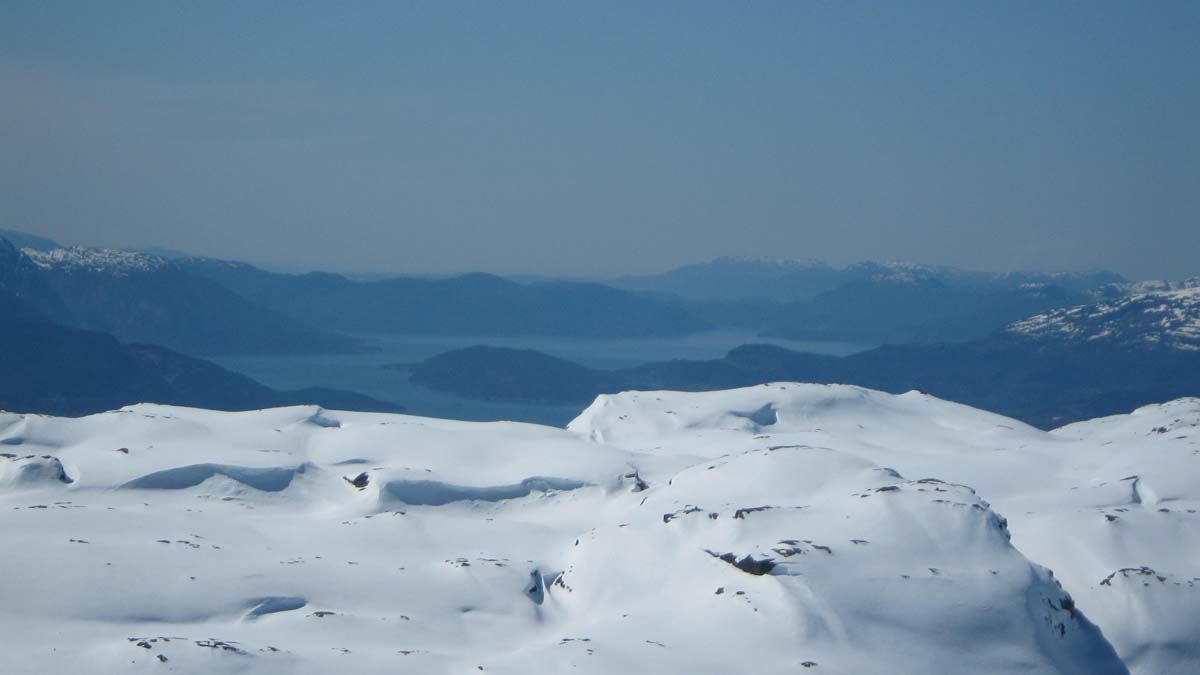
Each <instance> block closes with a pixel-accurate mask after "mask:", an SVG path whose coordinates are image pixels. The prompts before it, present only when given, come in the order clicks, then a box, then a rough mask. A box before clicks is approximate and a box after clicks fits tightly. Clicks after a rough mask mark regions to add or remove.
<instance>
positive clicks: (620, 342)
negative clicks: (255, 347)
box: [211, 331, 874, 426]
mask: <svg viewBox="0 0 1200 675" xmlns="http://www.w3.org/2000/svg"><path fill="white" fill-rule="evenodd" d="M355 337H358V338H360V339H362V340H363V341H364V342H366V343H368V344H369V345H370V346H371V347H372V351H369V352H366V353H361V354H305V355H289V356H260V355H256V356H222V357H215V358H212V359H211V360H213V361H215V362H216V363H219V364H220V365H222V366H224V367H225V368H228V369H230V370H233V371H236V372H239V373H242V374H245V375H248V376H249V377H252V378H254V379H256V380H258V381H259V382H262V383H263V384H265V385H267V386H269V387H274V388H276V389H303V388H305V387H334V388H337V389H345V390H348V391H354V392H358V393H361V394H367V395H369V396H374V397H376V398H380V399H384V400H387V401H393V402H395V403H399V404H400V405H403V406H404V407H405V412H408V413H410V414H413V415H424V416H429V417H442V418H447V419H460V420H473V421H492V420H514V421H519V422H536V423H538V424H549V425H553V426H563V425H565V424H566V423H567V422H569V421H571V419H573V418H574V417H575V416H576V415H578V414H579V409H580V406H579V405H577V404H574V403H572V404H567V405H556V404H550V403H509V402H498V401H481V400H475V399H469V398H464V397H461V396H455V395H452V394H447V393H443V392H439V391H435V390H433V389H429V388H428V387H423V386H421V385H418V384H414V383H413V382H411V381H410V380H409V374H408V370H407V368H405V367H404V366H407V365H410V364H415V363H418V362H420V361H422V360H424V359H427V358H429V357H431V356H435V355H437V354H440V353H442V352H446V351H449V350H452V349H460V348H463V347H470V346H473V345H491V346H496V347H509V348H512V349H533V350H536V351H540V352H544V353H546V354H550V355H552V356H557V357H559V358H562V359H567V360H569V361H574V362H576V363H579V364H581V365H584V366H587V367H589V368H597V369H617V368H629V367H633V366H637V365H640V364H643V363H646V362H649V361H666V360H670V359H714V358H719V357H721V356H723V355H724V354H725V353H726V352H728V351H729V350H730V349H733V348H734V347H737V346H739V345H743V344H750V343H770V344H776V345H779V346H781V347H786V348H788V349H794V350H797V351H807V352H814V353H818V354H833V355H839V356H844V355H847V354H853V353H855V352H859V351H864V350H866V349H870V348H871V347H873V346H874V345H860V344H852V343H847V342H806V341H799V340H786V339H776V338H762V337H758V336H755V335H754V334H752V333H744V332H736V331H711V332H704V333H696V334H693V335H686V336H681V337H669V338H628V339H590V338H560V337H540V336H539V337H493V336H446V335H356V336H355Z"/></svg>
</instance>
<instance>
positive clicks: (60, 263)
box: [22, 246, 168, 276]
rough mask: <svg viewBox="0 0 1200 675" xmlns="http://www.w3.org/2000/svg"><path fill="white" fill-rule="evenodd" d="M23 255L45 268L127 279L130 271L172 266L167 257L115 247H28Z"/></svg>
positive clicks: (144, 270)
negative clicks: (126, 276) (125, 277)
mask: <svg viewBox="0 0 1200 675" xmlns="http://www.w3.org/2000/svg"><path fill="white" fill-rule="evenodd" d="M22 253H24V254H25V255H26V256H28V257H29V259H30V260H32V261H33V263H34V264H35V265H37V266H38V267H41V268H42V269H63V270H84V271H88V272H99V273H106V274H111V275H114V276H125V275H128V274H129V273H130V272H149V271H152V270H157V269H162V268H163V267H166V266H167V265H168V262H167V260H166V258H162V257H159V256H156V255H148V254H145V253H135V252H132V251H120V250H117V249H111V248H83V247H79V246H75V247H71V248H56V249H52V250H49V251H43V250H39V249H35V248H26V249H23V250H22Z"/></svg>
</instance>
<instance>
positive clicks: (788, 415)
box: [0, 384, 1200, 674]
mask: <svg viewBox="0 0 1200 675" xmlns="http://www.w3.org/2000/svg"><path fill="white" fill-rule="evenodd" d="M1197 425H1200V401H1196V400H1182V401H1176V402H1172V403H1170V404H1165V405H1163V406H1153V407H1150V408H1145V409H1142V410H1139V411H1137V412H1136V413H1134V414H1132V415H1125V416H1119V417H1115V418H1107V419H1103V420H1093V421H1091V422H1086V423H1081V424H1076V425H1071V426H1069V427H1065V428H1063V429H1060V430H1058V431H1055V432H1052V433H1044V432H1041V431H1038V430H1036V429H1034V428H1032V427H1029V426H1026V425H1023V424H1021V423H1019V422H1015V421H1013V420H1010V419H1007V418H1004V417H1000V416H997V415H993V414H990V413H986V412H982V411H978V410H974V409H971V408H967V407H965V406H961V405H956V404H952V403H947V402H945V401H940V400H938V399H934V398H932V397H929V396H925V395H922V394H917V393H910V394H905V395H902V396H891V395H888V394H883V393H880V392H874V391H869V390H865V389H860V388H856V387H841V386H815V385H799V384H773V385H766V386H762V387H753V388H749V389H742V390H734V391H726V392H712V393H704V394H683V393H675V392H629V393H625V394H620V395H616V396H606V397H601V398H600V399H598V400H597V401H596V403H594V404H593V405H592V406H591V407H589V408H588V409H587V410H586V411H584V412H583V414H581V415H580V417H579V418H578V419H577V420H576V421H575V422H573V423H572V424H571V425H570V427H569V429H567V430H563V429H553V428H548V427H540V426H535V425H528V424H514V423H487V424H479V423H468V422H452V421H446V420H435V419H424V418H417V417H410V416H402V415H386V414H368V413H349V412H339V411H328V410H322V409H319V408H314V407H298V408H280V409H273V410H263V411H256V412H249V413H221V412H213V411H206V410H195V409H184V408H171V407H164V406H153V405H140V406H133V407H130V408H125V409H122V410H120V411H114V412H111V413H105V414H100V415H93V416H90V417H84V418H76V419H68V418H53V417H44V416H36V415H27V416H22V415H10V414H0V451H2V452H3V453H4V454H3V456H0V472H3V473H0V476H6V477H11V476H15V475H21V476H26V473H28V474H29V476H35V478H28V477H27V478H23V479H21V480H9V479H7V478H6V479H5V480H4V481H0V541H3V542H4V548H3V552H2V553H0V561H3V565H2V569H3V574H0V600H2V602H0V635H3V636H4V641H5V645H6V646H5V649H4V650H3V651H2V652H0V672H4V673H6V674H7V673H78V672H105V673H123V672H129V673H134V672H137V673H142V672H157V671H160V670H161V671H163V672H166V671H173V672H195V673H201V672H203V673H235V672H236V673H243V672H253V673H326V672H336V671H347V672H356V673H396V672H401V673H408V672H411V673H460V672H491V673H496V672H500V673H563V672H584V673H587V672H592V673H610V672H630V673H642V672H644V673H676V672H679V673H682V672H688V673H701V672H705V673H706V672H763V673H776V672H814V673H873V672H888V673H898V674H903V673H913V674H916V673H922V674H924V673H928V672H971V673H1010V672H1026V673H1080V674H1083V673H1125V672H1129V670H1128V669H1127V665H1128V667H1129V668H1131V669H1132V671H1133V672H1137V673H1156V674H1157V673H1185V672H1194V664H1195V663H1196V655H1197V645H1198V644H1200V638H1198V637H1197V636H1196V635H1193V633H1194V631H1193V630H1192V627H1193V626H1194V625H1197V624H1198V623H1200V611H1198V609H1197V608H1198V607H1200V588H1197V586H1200V580H1197V579H1196V578H1195V577H1197V576H1198V574H1200V572H1198V570H1197V569H1196V564H1197V563H1196V562H1195V560H1196V559H1197V558H1198V556H1196V555H1195V553H1196V551H1197V550H1198V549H1197V544H1198V543H1200V529H1198V527H1197V524H1198V522H1200V519H1198V518H1197V516H1196V514H1195V509H1196V507H1197V503H1196V497H1195V490H1196V487H1195V486H1196V485H1197V484H1198V483H1200V481H1197V480H1196V479H1197V477H1198V476H1197V468H1196V467H1197V463H1198V461H1200V458H1198V456H1197V452H1198V449H1200V446H1197V445H1196V440H1197V432H1198V431H1200V427H1198V426H1197ZM9 441H11V442H9ZM23 466H36V467H37V468H36V469H29V470H25V469H20V468H19V467H23ZM14 467H17V468H14ZM58 469H61V473H60V472H59V471H58ZM63 478H65V479H67V480H69V481H70V482H67V480H63ZM1051 570H1053V572H1052V571H1051Z"/></svg>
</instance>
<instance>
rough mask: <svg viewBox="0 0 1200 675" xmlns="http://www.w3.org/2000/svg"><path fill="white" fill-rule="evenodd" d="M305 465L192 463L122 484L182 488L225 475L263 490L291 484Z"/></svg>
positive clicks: (145, 487)
mask: <svg viewBox="0 0 1200 675" xmlns="http://www.w3.org/2000/svg"><path fill="white" fill-rule="evenodd" d="M304 468H305V467H304V466H303V465H301V466H298V467H286V466H280V467H266V468H254V467H248V466H232V465H228V464H192V465H190V466H181V467H179V468H176V469H164V470H162V471H155V472H154V473H151V474H147V475H145V476H141V477H140V478H135V479H133V480H131V481H129V482H128V483H125V484H124V485H122V486H121V487H124V488H133V489H147V490H182V489H185V488H190V487H194V486H196V485H200V484H201V483H203V482H204V481H206V480H208V479H209V478H212V477H213V476H226V477H228V478H231V479H233V480H235V481H237V482H239V483H242V484H244V485H248V486H250V487H252V488H254V489H255V490H262V491H263V492H279V491H280V490H283V489H285V488H287V486H289V485H291V483H292V479H293V478H295V476H296V474H297V473H304Z"/></svg>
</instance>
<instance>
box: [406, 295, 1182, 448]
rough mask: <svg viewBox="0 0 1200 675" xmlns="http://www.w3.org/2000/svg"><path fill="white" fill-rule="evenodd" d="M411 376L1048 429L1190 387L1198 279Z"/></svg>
mask: <svg viewBox="0 0 1200 675" xmlns="http://www.w3.org/2000/svg"><path fill="white" fill-rule="evenodd" d="M468 374H470V375H471V376H467V375H468ZM412 377H413V380H414V381H416V382H418V383H420V384H424V385H426V386H430V387H434V388H439V389H443V390H447V391H453V392H455V393H458V394H460V395H467V396H474V397H481V398H488V399H495V400H514V399H516V400H536V401H547V402H584V401H587V400H590V399H591V398H592V397H594V396H595V395H596V394H599V393H606V392H613V391H619V390H624V389H642V390H657V389H679V390H690V391H696V390H713V389H727V388H732V387H740V386H746V385H750V384H757V383H762V382H770V381H784V380H788V381H800V382H820V383H845V384H857V385H862V386H866V387H871V388H875V389H881V390H884V391H891V392H903V391H907V390H911V389H920V390H923V391H927V392H929V393H932V394H934V395H936V396H939V397H942V398H947V399H950V400H954V401H959V402H962V403H967V404H969V405H975V406H981V407H985V408H988V409H992V410H996V411H998V412H1002V413H1004V414H1006V415H1010V416H1013V417H1017V418H1019V419H1022V420H1025V421H1027V422H1030V423H1032V424H1035V425H1038V426H1042V427H1045V428H1050V427H1056V426H1060V425H1061V424H1064V423H1067V422H1071V421H1074V420H1079V419H1085V418H1088V417H1095V416H1099V415H1105V414H1112V413H1116V412H1120V411H1128V410H1130V409H1132V408H1134V407H1137V406H1139V405H1143V404H1146V403H1149V402H1153V401H1162V400H1167V399H1171V398H1176V397H1180V396H1190V395H1200V283H1190V284H1182V285H1180V286H1179V287H1176V288H1168V289H1166V290H1155V291H1150V292H1143V293H1137V294H1135V295H1132V296H1129V297H1123V298H1119V299H1116V300H1111V301H1102V302H1099V303H1096V304H1092V305H1087V306H1083V307H1078V308H1074V309H1067V310H1054V311H1050V312H1046V313H1043V314H1039V315H1036V316H1033V317H1030V318H1027V319H1025V320H1022V321H1018V322H1015V323H1012V324H1010V325H1009V326H1007V327H1005V328H1004V329H1003V330H1000V331H997V332H995V333H993V334H992V335H990V336H988V337H985V338H981V339H977V340H973V341H969V342H965V343H960V344H933V345H889V346H883V347H879V348H876V349H872V350H869V351H865V352H861V353H859V354H854V355H851V356H846V357H835V356H826V355H819V354H810V353H802V352H796V351H791V350H787V349H783V348H781V347H776V346H771V345H746V346H743V347H738V348H736V349H734V350H732V351H730V352H729V353H728V354H727V355H726V356H725V357H723V358H721V359H715V360H710V361H687V360H676V361H665V362H656V363H648V364H645V365H643V366H639V367H636V368H631V369H626V370H618V371H597V370H591V369H587V368H583V367H582V366H579V365H578V364H573V363H571V362H567V361H563V360H561V359H555V358H553V357H548V356H546V355H540V354H537V353H536V352H535V353H530V352H518V351H514V350H505V349H498V348H491V347H474V348H469V349H465V350H457V351H453V352H448V353H445V354H441V355H438V356H436V357H434V358H431V359H428V360H427V361H425V362H423V363H421V364H418V365H417V366H416V367H415V368H414V369H413V374H412Z"/></svg>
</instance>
